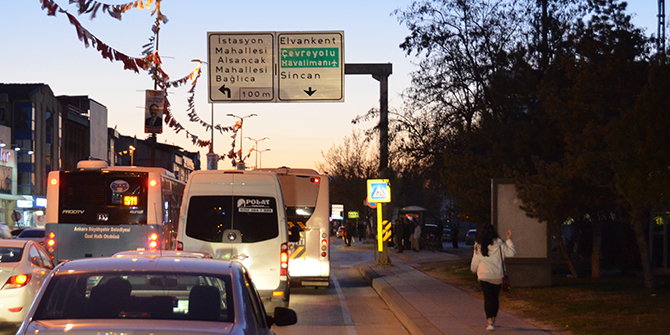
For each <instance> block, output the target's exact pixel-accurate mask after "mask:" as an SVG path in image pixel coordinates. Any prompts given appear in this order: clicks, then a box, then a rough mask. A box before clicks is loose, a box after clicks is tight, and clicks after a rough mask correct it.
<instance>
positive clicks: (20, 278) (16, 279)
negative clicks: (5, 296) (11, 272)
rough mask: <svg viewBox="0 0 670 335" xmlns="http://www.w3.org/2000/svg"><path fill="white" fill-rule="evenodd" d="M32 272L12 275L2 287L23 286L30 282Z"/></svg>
mask: <svg viewBox="0 0 670 335" xmlns="http://www.w3.org/2000/svg"><path fill="white" fill-rule="evenodd" d="M30 277H31V275H30V274H25V275H24V274H20V275H16V276H11V277H9V279H7V282H5V285H4V286H2V289H3V290H5V289H10V288H21V287H24V286H26V284H28V283H29V282H30Z"/></svg>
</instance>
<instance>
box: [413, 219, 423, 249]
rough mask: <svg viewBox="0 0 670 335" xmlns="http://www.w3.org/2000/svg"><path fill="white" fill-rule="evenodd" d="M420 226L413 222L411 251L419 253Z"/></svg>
mask: <svg viewBox="0 0 670 335" xmlns="http://www.w3.org/2000/svg"><path fill="white" fill-rule="evenodd" d="M420 243H421V225H420V224H419V222H417V221H414V231H413V232H412V250H414V251H419V249H421V244H420Z"/></svg>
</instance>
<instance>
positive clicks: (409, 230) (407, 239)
mask: <svg viewBox="0 0 670 335" xmlns="http://www.w3.org/2000/svg"><path fill="white" fill-rule="evenodd" d="M402 224H403V225H404V227H405V236H404V238H403V242H404V243H405V244H404V245H403V246H404V248H405V249H407V250H409V249H412V244H411V240H412V234H413V233H414V224H412V223H410V222H409V220H407V218H406V217H405V218H403V220H402Z"/></svg>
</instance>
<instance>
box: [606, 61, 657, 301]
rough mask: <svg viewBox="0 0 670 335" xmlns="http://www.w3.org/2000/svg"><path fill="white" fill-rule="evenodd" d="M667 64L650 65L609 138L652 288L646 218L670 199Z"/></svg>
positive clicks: (619, 184)
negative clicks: (639, 89) (631, 105)
mask: <svg viewBox="0 0 670 335" xmlns="http://www.w3.org/2000/svg"><path fill="white" fill-rule="evenodd" d="M669 90H670V65H668V64H667V63H664V64H660V65H654V66H652V68H651V69H650V71H649V76H648V82H647V84H646V85H645V86H644V90H643V91H642V93H641V94H640V96H639V98H638V99H637V103H636V105H635V107H634V108H630V109H627V110H624V111H623V113H622V115H621V117H620V118H618V119H617V120H615V121H614V122H613V123H612V131H611V132H610V136H608V138H607V140H608V141H607V142H608V143H609V144H610V145H611V148H612V150H610V151H609V154H610V158H611V160H612V170H613V172H614V183H615V185H616V190H617V191H618V193H619V194H620V195H621V196H622V197H623V198H624V199H625V201H626V203H627V204H628V206H629V208H630V211H629V213H630V215H629V219H630V221H631V224H632V226H633V230H634V231H635V239H636V242H637V245H638V249H639V253H640V257H641V260H642V267H643V272H644V279H645V287H647V288H648V289H653V288H654V283H653V276H652V271H651V264H650V262H649V251H648V245H647V239H646V235H645V223H646V222H649V220H651V217H649V213H650V211H651V210H653V209H657V210H662V209H665V208H667V206H668V204H669V203H670V192H668V189H669V188H670V169H669V167H670V133H668V127H670V106H668V103H667V100H668V99H667V95H668V92H670V91H669Z"/></svg>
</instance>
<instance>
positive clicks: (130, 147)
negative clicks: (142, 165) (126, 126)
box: [128, 145, 135, 166]
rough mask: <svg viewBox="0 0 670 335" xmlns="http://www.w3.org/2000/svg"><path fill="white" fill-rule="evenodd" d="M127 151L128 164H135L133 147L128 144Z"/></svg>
mask: <svg viewBox="0 0 670 335" xmlns="http://www.w3.org/2000/svg"><path fill="white" fill-rule="evenodd" d="M128 151H130V166H133V165H135V147H134V146H132V145H131V146H129V147H128Z"/></svg>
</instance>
